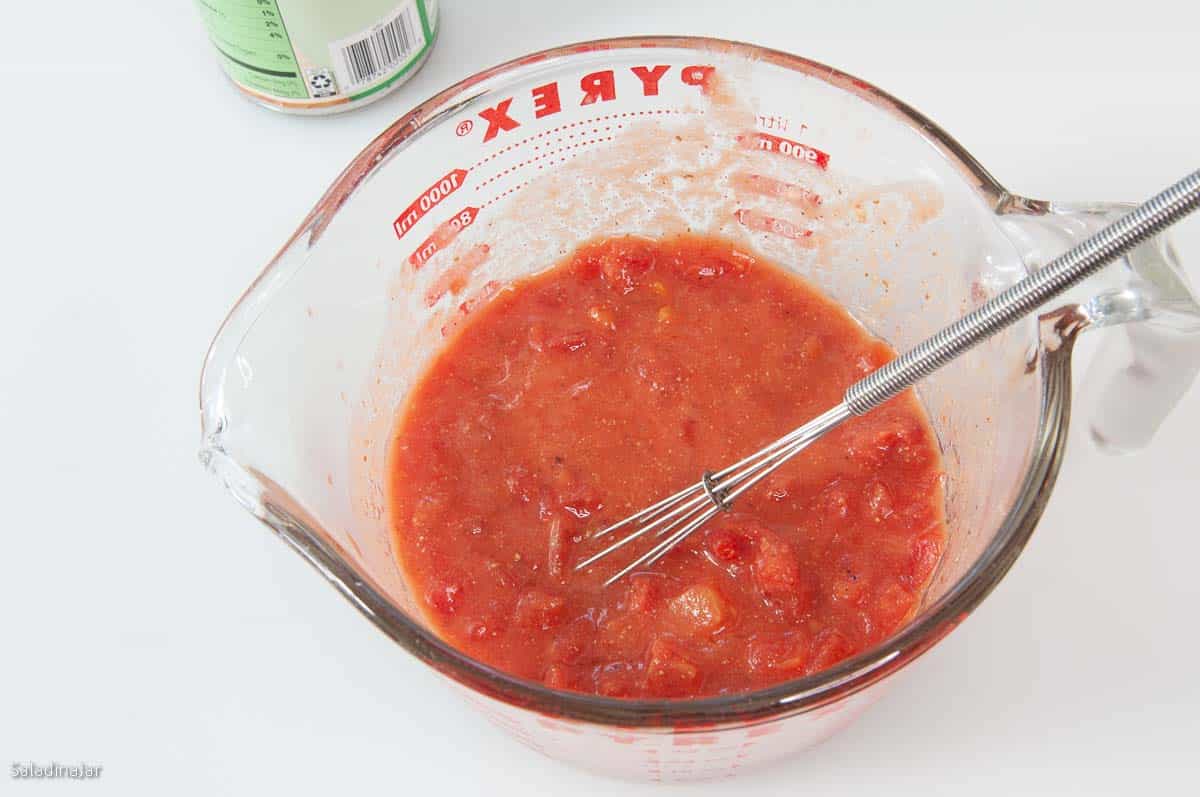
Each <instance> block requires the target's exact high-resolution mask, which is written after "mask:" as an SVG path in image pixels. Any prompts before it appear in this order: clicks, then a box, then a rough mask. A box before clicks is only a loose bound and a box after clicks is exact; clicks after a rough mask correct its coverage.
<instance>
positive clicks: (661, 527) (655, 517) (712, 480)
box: [575, 403, 851, 586]
mask: <svg viewBox="0 0 1200 797" xmlns="http://www.w3.org/2000/svg"><path fill="white" fill-rule="evenodd" d="M850 415H851V412H850V408H849V407H847V406H846V405H845V404H844V403H843V404H839V405H838V406H836V407H834V408H833V409H831V410H829V411H828V412H826V413H825V414H824V415H821V416H819V417H817V418H814V419H813V420H811V421H809V422H808V423H806V424H804V425H803V426H801V427H799V428H797V429H795V430H794V431H792V432H790V433H789V434H786V435H784V436H783V437H781V438H779V439H778V440H776V441H775V442H774V443H771V444H770V445H769V446H766V447H765V448H763V449H761V450H759V451H756V452H755V453H753V454H751V455H750V456H748V457H746V458H745V459H743V460H741V461H740V462H735V463H734V464H732V465H730V466H729V467H727V468H725V469H724V470H721V471H718V472H716V473H705V474H704V476H703V477H702V478H701V479H700V481H698V482H697V483H695V484H693V485H692V486H691V487H688V488H687V489H684V490H680V491H679V492H677V493H675V494H674V495H672V496H668V497H667V498H664V499H662V500H661V501H659V502H658V503H656V504H652V505H651V506H648V507H646V508H645V509H643V510H641V511H640V512H635V513H634V514H632V515H630V516H629V517H627V518H625V519H624V520H621V521H618V522H616V523H614V524H612V525H611V526H608V527H607V528H603V529H601V530H600V531H598V532H596V533H595V534H593V535H592V539H594V540H596V539H601V538H603V537H606V536H608V535H609V534H611V533H612V532H614V531H616V530H617V529H622V528H625V527H627V526H632V525H633V524H635V523H641V524H643V525H641V527H640V528H638V529H637V530H636V531H634V532H633V533H632V534H629V535H628V536H625V537H622V538H621V539H620V540H617V541H616V542H615V543H613V544H612V545H609V546H608V547H607V548H605V549H604V550H602V551H600V552H599V553H596V554H594V555H592V556H589V557H588V558H587V559H584V560H583V561H582V562H580V563H579V564H577V565H575V569H576V570H582V569H584V568H586V567H588V566H590V565H592V564H595V563H596V562H598V561H600V560H601V559H603V558H604V557H606V556H608V555H609V554H610V553H612V552H613V551H616V550H618V549H619V548H623V547H625V546H626V545H628V544H629V543H631V542H633V541H634V540H636V539H638V538H640V537H643V536H644V535H646V534H648V533H650V532H651V531H655V530H656V529H657V531H656V533H655V535H654V536H655V537H656V538H662V537H666V539H665V540H663V541H662V542H660V543H658V544H657V545H655V546H654V547H653V548H651V549H650V550H648V551H646V552H645V553H643V554H642V555H641V556H639V557H637V558H636V559H634V560H633V561H632V562H630V563H629V564H628V565H626V566H625V567H623V568H621V570H620V571H618V572H617V573H616V574H615V575H613V576H612V577H611V578H609V579H608V580H607V581H605V582H604V585H605V586H608V585H609V584H612V583H613V582H615V581H617V580H618V579H620V578H622V577H624V576H625V575H627V574H628V573H631V572H633V571H634V570H636V569H637V568H639V567H649V566H650V565H652V564H654V563H655V562H657V561H658V560H659V559H661V558H662V557H663V556H665V555H666V554H667V552H668V551H670V550H671V549H672V548H674V547H675V546H676V545H678V544H679V543H681V542H683V540H684V539H685V538H686V537H687V536H688V535H690V534H691V533H692V532H694V531H695V530H696V529H698V528H700V527H701V526H703V525H704V524H705V523H707V522H708V521H710V520H712V519H713V518H714V517H716V515H717V514H718V513H719V512H724V511H726V510H728V509H729V505H730V504H731V503H733V501H734V500H735V499H737V497H738V496H740V495H741V494H742V493H744V492H746V491H747V490H749V489H750V488H751V487H753V486H754V485H756V484H758V483H759V482H760V481H762V480H763V479H765V478H766V477H767V476H769V475H771V473H773V472H774V471H775V470H777V469H778V468H779V467H780V466H781V465H783V463H785V462H787V461H788V460H789V459H791V458H792V457H794V456H796V455H797V454H799V453H800V452H801V451H803V450H804V449H805V448H807V447H808V446H809V444H811V443H812V442H813V441H814V440H816V439H817V438H819V437H821V435H823V434H825V433H826V432H827V431H829V430H830V429H832V428H833V427H835V426H837V425H838V424H839V423H841V422H842V421H844V420H846V419H847V418H849V417H850ZM667 535H670V536H667Z"/></svg>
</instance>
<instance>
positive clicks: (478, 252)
mask: <svg viewBox="0 0 1200 797" xmlns="http://www.w3.org/2000/svg"><path fill="white" fill-rule="evenodd" d="M491 252H492V248H491V247H490V246H488V245H487V244H476V245H475V246H472V247H471V248H470V249H468V250H467V251H466V252H464V253H463V254H461V255H459V256H458V257H456V258H454V262H453V263H451V264H450V267H449V268H447V269H446V270H445V271H443V272H442V273H441V274H439V275H438V277H437V278H436V279H435V280H434V281H433V284H432V285H430V286H429V289H428V290H427V291H425V306H426V307H433V306H434V305H435V304H437V301H438V299H440V298H442V296H443V295H445V294H447V293H453V294H459V293H462V292H463V290H464V289H465V288H466V287H467V280H468V279H470V277H471V274H473V273H474V272H475V269H477V268H479V267H480V266H481V265H483V263H484V261H485V260H487V259H488V255H489V254H491Z"/></svg>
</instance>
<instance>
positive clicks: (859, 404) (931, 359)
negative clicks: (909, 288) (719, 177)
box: [575, 170, 1200, 586]
mask: <svg viewBox="0 0 1200 797" xmlns="http://www.w3.org/2000/svg"><path fill="white" fill-rule="evenodd" d="M1197 207H1200V170H1198V171H1194V172H1192V173H1191V174H1189V175H1188V176H1187V177H1184V178H1183V179H1182V180H1180V181H1179V182H1177V183H1175V184H1174V185H1172V186H1171V187H1169V188H1167V189H1166V190H1165V191H1163V192H1162V193H1160V194H1158V195H1157V196H1155V197H1153V198H1152V199H1150V200H1149V201H1148V202H1146V203H1145V204H1143V205H1140V206H1138V207H1137V208H1135V209H1134V210H1132V211H1131V212H1130V213H1128V214H1126V215H1125V216H1122V217H1121V218H1120V219H1118V220H1117V221H1115V222H1113V223H1112V224H1110V225H1108V226H1107V227H1105V228H1104V229H1102V230H1100V231H1099V232H1097V233H1096V234H1095V235H1093V236H1091V237H1090V238H1087V239H1086V240H1084V241H1082V242H1081V243H1079V244H1077V245H1076V246H1075V247H1073V248H1072V249H1070V250H1069V251H1067V252H1066V253H1064V254H1062V255H1060V256H1059V257H1057V258H1055V259H1054V260H1052V261H1051V262H1050V263H1049V264H1047V265H1046V266H1045V267H1044V268H1041V269H1039V270H1038V271H1037V272H1036V273H1034V274H1033V275H1031V276H1029V277H1026V278H1025V279H1023V280H1021V281H1020V282H1018V283H1017V284H1016V285H1013V286H1012V287H1011V288H1009V289H1008V290H1006V291H1004V292H1003V293H1001V294H999V295H998V296H996V297H994V298H993V299H991V300H989V301H988V302H986V303H985V304H983V305H982V306H981V307H979V308H978V309H976V310H974V311H972V312H971V313H968V314H967V315H965V316H963V317H962V318H960V319H959V320H958V321H956V322H954V323H953V324H951V325H950V326H948V327H946V328H944V329H942V330H941V331H940V332H938V333H937V334H936V335H934V336H933V337H931V338H928V339H927V340H925V341H924V342H923V343H921V344H920V345H918V346H917V347H916V348H914V349H912V350H910V351H909V352H908V353H906V354H904V355H903V356H901V357H899V358H897V359H895V360H892V361H891V362H889V363H888V364H886V365H884V366H882V367H881V368H878V369H877V370H875V371H873V372H871V373H870V374H868V375H867V376H865V377H863V378H862V379H860V380H859V381H857V382H855V383H854V384H853V385H851V386H850V387H849V389H847V390H846V393H845V394H844V396H843V397H842V401H841V403H840V404H838V405H837V406H835V407H833V408H831V409H830V410H828V411H827V412H825V413H823V414H821V415H819V416H817V417H816V418H813V419H812V420H811V421H809V422H808V423H806V424H804V425H803V426H800V427H799V428H797V429H795V430H793V431H791V432H789V433H788V434H786V435H784V436H783V437H781V438H779V439H778V440H776V441H775V442H773V443H771V444H770V445H768V446H766V447H765V448H763V449H761V450H759V451H756V452H755V453H753V454H751V455H750V456H748V457H746V458H745V459H742V460H740V461H738V462H735V463H734V464H732V465H730V466H728V467H727V468H724V469H722V470H719V471H717V472H716V473H711V472H708V473H705V474H704V475H703V476H702V477H701V479H700V481H698V482H696V483H695V484H693V485H692V486H690V487H687V488H686V489H683V490H680V491H679V492H677V493H675V494H674V495H671V496H668V497H666V498H664V499H662V500H661V501H658V502H657V503H655V504H651V505H650V506H648V507H646V508H645V509H642V510H640V511H638V512H635V513H634V514H632V515H630V516H629V517H627V518H625V519H624V520H621V521H619V522H617V523H614V524H612V525H611V526H608V527H607V528H603V529H601V530H599V531H597V532H596V533H595V534H593V535H592V537H591V538H592V539H601V538H603V537H606V536H608V535H609V534H611V533H613V532H614V531H616V530H618V529H621V528H625V527H627V526H632V525H634V524H641V525H640V526H639V527H638V528H637V529H636V530H635V531H633V532H632V533H631V534H629V535H627V536H625V537H623V538H621V539H620V540H618V541H616V542H614V543H612V544H611V545H609V546H607V547H606V548H604V550H602V551H600V552H599V553H596V554H594V555H592V556H589V557H588V558H587V559H584V560H583V561H582V562H580V563H579V564H577V565H576V566H575V570H577V571H578V570H582V569H584V568H586V567H589V566H591V565H593V564H595V563H596V562H598V561H600V560H601V559H603V558H605V557H607V556H608V555H609V554H611V553H613V552H614V551H616V550H618V549H620V548H623V547H624V546H626V545H628V544H629V543H631V542H633V541H634V540H636V539H638V538H640V537H643V536H644V535H646V534H648V533H649V532H651V531H654V530H656V529H657V532H656V533H655V535H654V536H655V537H656V538H663V537H665V539H663V540H662V541H661V542H659V543H658V544H656V545H654V546H653V547H652V548H650V549H649V550H648V551H646V552H645V553H643V554H642V555H641V556H639V557H637V558H636V559H634V560H633V561H632V562H630V563H629V564H628V565H626V566H625V567H623V568H621V569H620V570H619V571H618V572H617V573H616V574H614V575H613V576H612V577H611V578H609V579H608V580H607V581H605V582H604V583H605V586H608V585H610V584H612V583H613V582H615V581H617V580H618V579H620V578H622V577H623V576H625V575H627V574H628V573H630V572H632V571H634V570H636V569H637V568H639V567H649V566H650V565H652V564H654V563H655V562H657V561H658V560H659V559H661V558H662V557H663V556H665V555H666V554H667V553H668V552H669V551H670V550H671V549H672V548H674V547H675V546H676V545H678V544H679V543H681V542H683V540H684V539H686V538H687V537H688V536H689V535H690V534H692V533H693V532H695V531H696V530H697V529H699V528H700V527H701V526H703V525H704V524H705V523H707V522H708V521H710V520H712V519H713V518H714V517H715V516H716V515H717V514H719V513H720V512H723V511H726V510H728V509H729V507H730V505H731V504H732V503H733V502H734V501H735V500H737V498H738V497H739V496H741V495H742V494H743V493H745V492H746V491H747V490H749V489H750V488H751V487H753V486H754V485H756V484H758V483H759V482H760V481H762V480H763V479H764V478H766V477H767V476H768V475H770V474H771V473H772V472H774V471H775V470H776V469H777V468H779V467H780V466H781V465H783V463H785V462H787V461H788V460H790V459H791V458H792V457H794V456H796V455H797V454H799V453H800V452H801V451H803V450H804V449H805V448H807V447H808V446H809V445H811V444H812V443H813V442H814V441H816V440H817V439H818V438H820V437H822V436H823V435H825V434H826V433H827V432H829V431H830V430H832V429H834V428H835V427H837V426H838V425H839V424H841V423H842V422H843V421H845V420H847V419H849V418H851V417H853V416H858V415H865V414H867V413H868V412H870V411H871V410H873V409H875V408H876V407H878V406H879V405H880V404H882V403H883V402H885V401H887V400H888V399H890V398H892V397H893V396H895V395H897V394H898V393H900V392H901V391H903V390H905V389H907V388H908V387H911V386H912V385H913V384H914V383H915V382H917V381H919V380H921V379H924V378H925V377H926V376H928V375H929V374H931V373H933V372H934V371H936V370H937V369H939V368H941V367H942V366H943V365H945V364H946V363H948V362H950V361H951V360H953V359H954V358H956V357H958V356H959V355H960V354H962V353H963V352H965V351H967V350H968V349H971V348H972V347H974V346H975V345H976V344H978V343H980V342H982V341H983V340H985V339H987V338H989V337H991V336H992V335H994V334H996V333H997V332H999V331H1000V330H1002V329H1004V328H1005V327H1007V326H1009V325H1010V324H1012V323H1013V322H1014V321H1016V320H1017V319H1018V318H1021V317H1023V316H1025V315H1027V314H1029V313H1030V312H1032V311H1033V310H1035V309H1037V308H1038V307H1039V306H1041V305H1042V304H1044V303H1045V302H1047V301H1049V300H1050V299H1052V298H1054V297H1055V296H1057V295H1058V294H1060V293H1062V292H1063V291H1065V290H1066V289H1067V288H1070V287H1071V286H1073V285H1075V284H1076V283H1078V282H1080V281H1081V280H1083V279H1084V278H1086V277H1088V276H1091V275H1092V274H1094V273H1095V272H1096V271H1098V270H1100V268H1101V267H1103V266H1104V265H1106V264H1107V263H1109V262H1111V261H1112V260H1115V259H1116V258H1118V257H1120V256H1121V255H1123V254H1125V253H1126V252H1128V251H1130V250H1131V249H1133V248H1134V247H1135V246H1137V245H1138V244H1140V243H1142V242H1143V241H1145V240H1147V239H1148V238H1150V237H1152V236H1154V235H1156V234H1157V233H1159V232H1161V231H1162V230H1164V229H1166V228H1167V227H1169V226H1171V225H1172V224H1174V223H1175V222H1177V221H1179V220H1180V219H1182V218H1183V217H1184V216H1186V215H1187V214H1189V213H1191V212H1192V211H1194V210H1196V209H1197Z"/></svg>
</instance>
